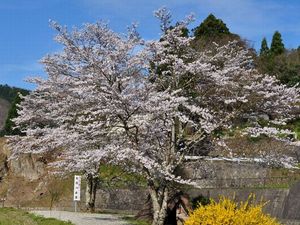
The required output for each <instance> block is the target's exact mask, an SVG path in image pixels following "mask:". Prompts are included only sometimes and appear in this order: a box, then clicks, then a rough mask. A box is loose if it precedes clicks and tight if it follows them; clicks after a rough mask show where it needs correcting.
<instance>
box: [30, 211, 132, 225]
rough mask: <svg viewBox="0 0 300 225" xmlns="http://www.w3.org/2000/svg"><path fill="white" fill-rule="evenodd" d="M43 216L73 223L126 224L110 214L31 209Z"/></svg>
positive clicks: (82, 224)
mask: <svg viewBox="0 0 300 225" xmlns="http://www.w3.org/2000/svg"><path fill="white" fill-rule="evenodd" d="M32 213H34V214H37V215H41V216H44V217H53V218H56V219H59V220H64V221H68V220H70V221H71V222H72V223H74V224H75V225H128V223H126V222H125V221H122V219H121V218H120V216H118V215H111V214H94V213H93V214H90V213H75V212H65V211H32Z"/></svg>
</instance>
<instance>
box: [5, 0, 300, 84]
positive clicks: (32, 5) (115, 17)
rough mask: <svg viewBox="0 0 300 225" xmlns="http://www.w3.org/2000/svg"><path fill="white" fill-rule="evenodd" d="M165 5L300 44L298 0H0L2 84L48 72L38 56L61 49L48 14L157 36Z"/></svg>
mask: <svg viewBox="0 0 300 225" xmlns="http://www.w3.org/2000/svg"><path fill="white" fill-rule="evenodd" d="M161 6H166V7H168V8H169V9H170V10H171V11H172V13H173V20H174V21H176V20H179V19H182V18H183V17H184V16H185V15H187V14H189V13H190V12H193V13H194V14H195V15H196V21H195V22H194V23H193V24H192V27H195V26H197V25H199V23H200V22H201V21H202V20H203V19H204V18H205V17H206V16H207V15H208V14H209V13H213V14H214V15H215V16H216V17H219V18H221V19H222V20H223V21H224V22H225V23H226V24H227V26H228V27H229V28H230V30H231V31H232V32H234V33H237V34H239V35H241V36H242V37H243V38H245V39H247V40H249V41H251V43H252V44H253V45H254V47H255V48H259V46H260V41H261V39H262V38H263V37H264V36H265V37H267V40H268V41H269V42H270V40H271V38H272V34H273V33H274V31H275V30H279V31H280V32H281V34H282V36H283V40H284V43H285V45H286V47H287V48H296V47H298V46H299V45H300V13H299V12H300V1H299V0H1V1H0V27H1V35H0V84H9V85H12V86H18V87H24V88H29V89H32V88H33V86H31V85H30V84H27V83H26V82H24V79H25V78H26V77H28V76H36V75H41V76H45V74H44V72H43V67H42V66H41V65H40V64H39V63H38V61H39V60H40V59H41V58H42V57H43V56H44V55H45V54H47V53H51V52H56V51H59V50H60V46H59V45H57V44H56V43H55V42H54V41H53V37H54V35H55V32H53V31H52V30H51V28H49V19H52V20H55V21H57V22H59V23H60V24H62V25H67V26H68V27H72V26H80V25H82V24H83V23H86V22H95V21H98V20H105V21H109V23H110V26H111V28H112V29H113V30H115V31H117V32H125V30H126V26H128V25H130V24H131V23H132V22H138V23H139V32H140V33H141V36H142V37H143V38H145V39H154V38H157V37H158V36H159V32H160V30H159V24H158V22H157V20H156V19H155V18H154V17H153V11H154V10H155V9H157V8H159V7H161Z"/></svg>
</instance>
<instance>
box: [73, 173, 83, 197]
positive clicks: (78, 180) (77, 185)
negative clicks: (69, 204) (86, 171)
mask: <svg viewBox="0 0 300 225" xmlns="http://www.w3.org/2000/svg"><path fill="white" fill-rule="evenodd" d="M80 185H81V176H78V175H75V176H74V201H80Z"/></svg>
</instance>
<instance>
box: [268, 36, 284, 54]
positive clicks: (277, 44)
mask: <svg viewBox="0 0 300 225" xmlns="http://www.w3.org/2000/svg"><path fill="white" fill-rule="evenodd" d="M270 50H271V52H272V53H273V54H274V55H280V54H282V53H284V51H285V47H284V44H283V42H282V38H281V34H280V33H279V31H275V33H274V35H273V38H272V43H271V49H270Z"/></svg>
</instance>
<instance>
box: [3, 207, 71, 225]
mask: <svg viewBox="0 0 300 225" xmlns="http://www.w3.org/2000/svg"><path fill="white" fill-rule="evenodd" d="M0 225H73V224H72V223H71V222H63V221H59V220H56V219H53V218H44V217H41V216H36V215H34V214H31V213H28V212H25V211H23V210H19V209H14V208H0Z"/></svg>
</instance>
